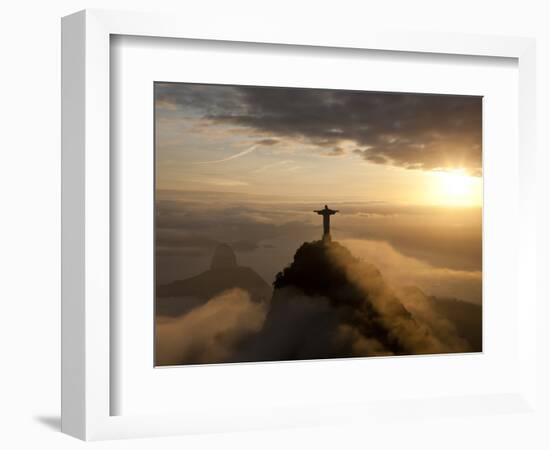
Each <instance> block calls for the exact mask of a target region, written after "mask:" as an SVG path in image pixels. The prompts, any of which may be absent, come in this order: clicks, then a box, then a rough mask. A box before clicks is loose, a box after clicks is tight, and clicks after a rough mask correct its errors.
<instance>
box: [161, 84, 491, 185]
mask: <svg viewBox="0 0 550 450" xmlns="http://www.w3.org/2000/svg"><path fill="white" fill-rule="evenodd" d="M156 92H157V94H156V100H157V105H160V106H159V107H162V108H165V109H166V111H171V110H172V109H174V108H179V109H180V111H185V112H189V113H192V114H195V115H196V116H198V117H202V118H205V119H208V120H210V121H212V122H216V123H220V124H226V125H236V126H239V127H245V128H248V129H249V130H250V131H252V132H255V133H261V134H263V135H264V136H266V137H265V138H264V145H265V144H266V142H269V144H267V145H270V144H272V143H273V144H274V143H275V142H272V141H275V140H278V139H281V138H284V139H294V140H296V141H300V142H303V141H304V140H306V141H308V142H309V143H311V144H313V145H315V146H317V147H319V149H320V150H321V152H320V153H321V154H329V155H334V154H339V153H340V151H339V150H337V151H336V152H335V149H338V148H339V147H341V146H342V144H343V143H348V144H350V143H351V144H354V145H355V152H354V154H356V155H357V156H359V157H361V158H362V159H363V160H365V161H368V162H371V163H375V164H392V165H395V166H399V167H405V168H410V169H422V170H432V169H451V168H458V167H460V168H464V169H466V170H467V171H468V172H469V173H470V174H473V175H481V144H482V124H481V118H482V98H481V97H478V96H456V95H433V94H412V93H384V92H366V91H365V92H362V91H344V90H329V89H323V90H320V89H297V88H276V87H255V86H246V87H245V86H219V85H218V86H216V85H196V84H182V83H172V84H170V83H164V84H157V90H156ZM168 105H170V107H168ZM327 151H329V153H327Z"/></svg>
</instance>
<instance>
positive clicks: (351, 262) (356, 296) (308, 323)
mask: <svg viewBox="0 0 550 450" xmlns="http://www.w3.org/2000/svg"><path fill="white" fill-rule="evenodd" d="M274 287H275V290H274V293H273V297H272V301H271V305H270V309H269V312H268V314H267V317H266V321H265V324H264V327H263V329H262V331H261V333H260V335H259V336H258V337H257V338H256V339H255V344H253V345H252V346H251V349H250V355H253V357H252V356H250V355H249V356H247V358H248V359H254V358H256V359H258V358H259V359H268V360H289V359H319V358H335V357H347V356H372V355H389V354H397V355H400V354H411V353H413V354H419V353H437V352H441V351H445V348H446V347H444V345H443V344H442V343H441V342H440V341H439V340H437V339H436V338H434V337H433V336H432V334H431V333H430V331H429V329H428V328H427V327H426V326H425V325H423V324H420V323H418V322H417V321H416V320H415V319H414V317H413V316H412V315H411V314H410V313H409V311H407V309H406V308H405V307H404V306H403V304H402V303H401V301H400V299H399V298H398V297H397V296H396V294H395V293H394V292H393V290H392V289H391V288H390V287H389V286H388V285H387V284H386V282H385V281H384V279H383V277H382V275H381V273H380V271H379V270H378V269H377V268H376V267H375V266H373V265H372V264H368V263H366V262H363V261H360V260H359V259H357V258H355V257H354V256H353V255H352V254H351V253H350V251H349V250H348V249H347V248H345V247H344V246H342V245H340V244H339V243H338V242H327V241H316V242H308V243H304V244H303V245H302V246H301V247H300V248H299V249H298V250H297V252H296V254H295V256H294V260H293V262H292V263H291V264H290V265H289V266H288V267H287V268H285V269H284V270H283V271H282V272H280V273H278V274H277V277H276V279H275V282H274ZM447 351H458V350H456V349H454V348H450V349H447Z"/></svg>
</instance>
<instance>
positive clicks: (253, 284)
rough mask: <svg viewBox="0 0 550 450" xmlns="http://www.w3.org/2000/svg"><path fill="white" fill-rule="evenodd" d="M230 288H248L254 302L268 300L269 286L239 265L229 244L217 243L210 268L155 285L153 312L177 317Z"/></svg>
mask: <svg viewBox="0 0 550 450" xmlns="http://www.w3.org/2000/svg"><path fill="white" fill-rule="evenodd" d="M231 288H241V289H243V290H245V291H247V292H248V293H249V295H250V297H251V299H252V300H253V301H256V302H261V301H267V300H269V298H270V297H271V293H272V289H271V287H270V286H269V285H268V284H267V283H266V282H265V281H264V280H263V279H262V277H260V275H258V274H257V273H256V272H255V271H254V270H252V269H251V268H249V267H243V266H239V265H238V264H237V258H236V256H235V253H234V252H233V250H232V249H231V247H230V246H229V245H227V244H221V245H219V246H218V247H217V248H216V250H215V252H214V255H213V258H212V262H211V264H210V269H208V270H206V271H204V272H202V273H200V274H199V275H196V276H194V277H191V278H187V279H184V280H177V281H174V282H172V283H169V284H164V285H160V286H157V290H156V314H157V315H161V316H179V315H181V314H184V313H186V312H188V311H190V310H191V309H193V308H195V307H196V306H199V305H202V304H204V303H205V302H206V301H208V300H209V299H211V298H212V297H214V296H215V295H217V294H220V293H222V292H224V291H226V290H228V289H231Z"/></svg>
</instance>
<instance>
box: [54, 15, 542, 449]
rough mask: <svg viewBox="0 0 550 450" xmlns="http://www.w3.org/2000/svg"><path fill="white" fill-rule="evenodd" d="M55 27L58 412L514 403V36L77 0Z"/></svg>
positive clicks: (174, 420)
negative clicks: (101, 6) (290, 23)
mask: <svg viewBox="0 0 550 450" xmlns="http://www.w3.org/2000/svg"><path fill="white" fill-rule="evenodd" d="M62 42H63V348H62V350H63V352H62V353H63V367H62V373H63V404H62V407H63V421H62V424H63V425H62V426H63V431H65V432H67V433H69V434H71V435H74V436H77V437H79V438H82V439H108V438H119V437H139V436H159V435H165V434H182V433H196V432H208V431H224V430H228V431H229V430H247V429H258V428H266V427H280V426H287V425H291V426H297V425H309V424H325V423H326V424H329V423H330V424H333V423H347V422H350V421H351V422H353V421H354V420H360V421H363V420H366V419H367V418H368V420H372V421H376V420H380V419H382V420H391V419H392V418H394V417H395V416H396V414H397V415H399V416H400V417H403V415H404V416H405V417H408V416H415V415H418V414H425V415H428V416H429V415H432V416H438V417H439V416H441V415H443V416H444V415H447V414H452V415H457V414H458V415H474V414H492V413H496V412H499V411H501V410H503V409H506V410H510V411H514V412H518V413H521V412H524V411H527V410H529V409H530V408H531V406H530V405H531V403H530V402H531V401H532V400H533V398H534V397H535V396H536V391H535V389H536V387H535V384H534V382H533V379H534V376H535V371H536V369H535V359H536V355H534V354H533V353H532V351H531V350H530V349H532V348H533V343H534V340H535V332H534V330H535V327H534V323H535V321H536V308H535V307H534V304H535V299H536V294H535V293H534V292H533V287H532V286H534V283H532V280H531V278H530V277H532V276H533V275H532V272H534V271H532V270H531V269H532V264H534V261H533V258H534V257H533V255H534V253H533V251H532V250H533V249H534V248H535V241H534V235H533V234H532V233H531V231H532V227H534V205H533V202H532V201H531V200H530V195H529V192H530V191H531V190H532V189H533V185H532V174H533V170H534V168H533V165H534V156H533V145H534V144H533V142H534V141H533V133H532V132H531V131H532V126H533V125H532V123H533V118H534V114H535V110H534V97H535V90H534V89H535V87H534V84H533V82H532V80H533V77H534V43H533V42H532V41H531V40H529V39H521V38H500V37H476V36H468V35H460V36H456V35H450V34H449V35H447V34H437V35H435V34H426V35H424V34H414V33H410V34H399V33H396V32H385V31H380V30H378V31H369V32H368V33H365V34H361V35H360V36H358V35H355V34H353V33H350V34H349V35H346V34H345V33H344V34H339V35H338V36H334V35H326V34H325V33H324V32H322V31H321V30H319V31H318V32H317V31H315V28H313V29H312V30H311V32H310V33H308V34H307V36H306V35H305V34H303V32H300V31H298V30H292V29H291V30H288V31H285V32H284V33H283V32H282V31H277V30H275V29H274V28H270V27H267V28H266V27H259V25H258V24H252V25H251V26H250V28H246V27H245V28H242V29H239V30H236V29H233V28H231V27H230V26H229V25H228V26H227V28H225V29H224V28H216V29H215V30H214V29H208V28H203V26H202V25H200V24H194V23H193V21H192V20H191V19H190V18H183V19H182V18H174V17H167V16H164V15H148V14H137V13H131V14H130V13H114V12H102V11H86V12H81V13H77V14H75V15H72V16H68V17H66V18H64V19H63V39H62ZM518 117H519V120H518ZM503 248H507V249H508V250H507V252H506V255H503V250H502V249H503ZM503 280H506V283H503V282H502V281H503ZM405 373H406V379H404V378H403V374H405ZM396 404H399V408H398V410H399V412H396V408H395V405H396Z"/></svg>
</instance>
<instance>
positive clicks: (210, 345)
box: [155, 289, 265, 366]
mask: <svg viewBox="0 0 550 450" xmlns="http://www.w3.org/2000/svg"><path fill="white" fill-rule="evenodd" d="M264 318H265V305H263V304H260V303H257V302H252V301H251V299H250V296H249V295H248V293H247V292H246V291H243V290H242V289H231V290H228V291H226V292H224V293H222V294H220V295H217V296H215V297H214V298H212V299H211V300H209V301H208V302H207V303H206V304H204V305H202V306H199V307H197V308H195V309H193V310H192V311H190V312H189V313H187V314H185V315H183V316H180V317H177V318H169V317H163V316H157V317H156V329H155V364H156V365H161V366H162V365H180V364H201V363H209V362H226V361H231V360H232V359H233V358H234V355H235V353H236V352H237V350H238V348H239V345H240V344H241V343H242V341H243V339H245V338H246V337H248V336H250V335H251V334H254V333H257V332H258V331H259V330H260V329H261V327H262V324H263V321H264Z"/></svg>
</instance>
